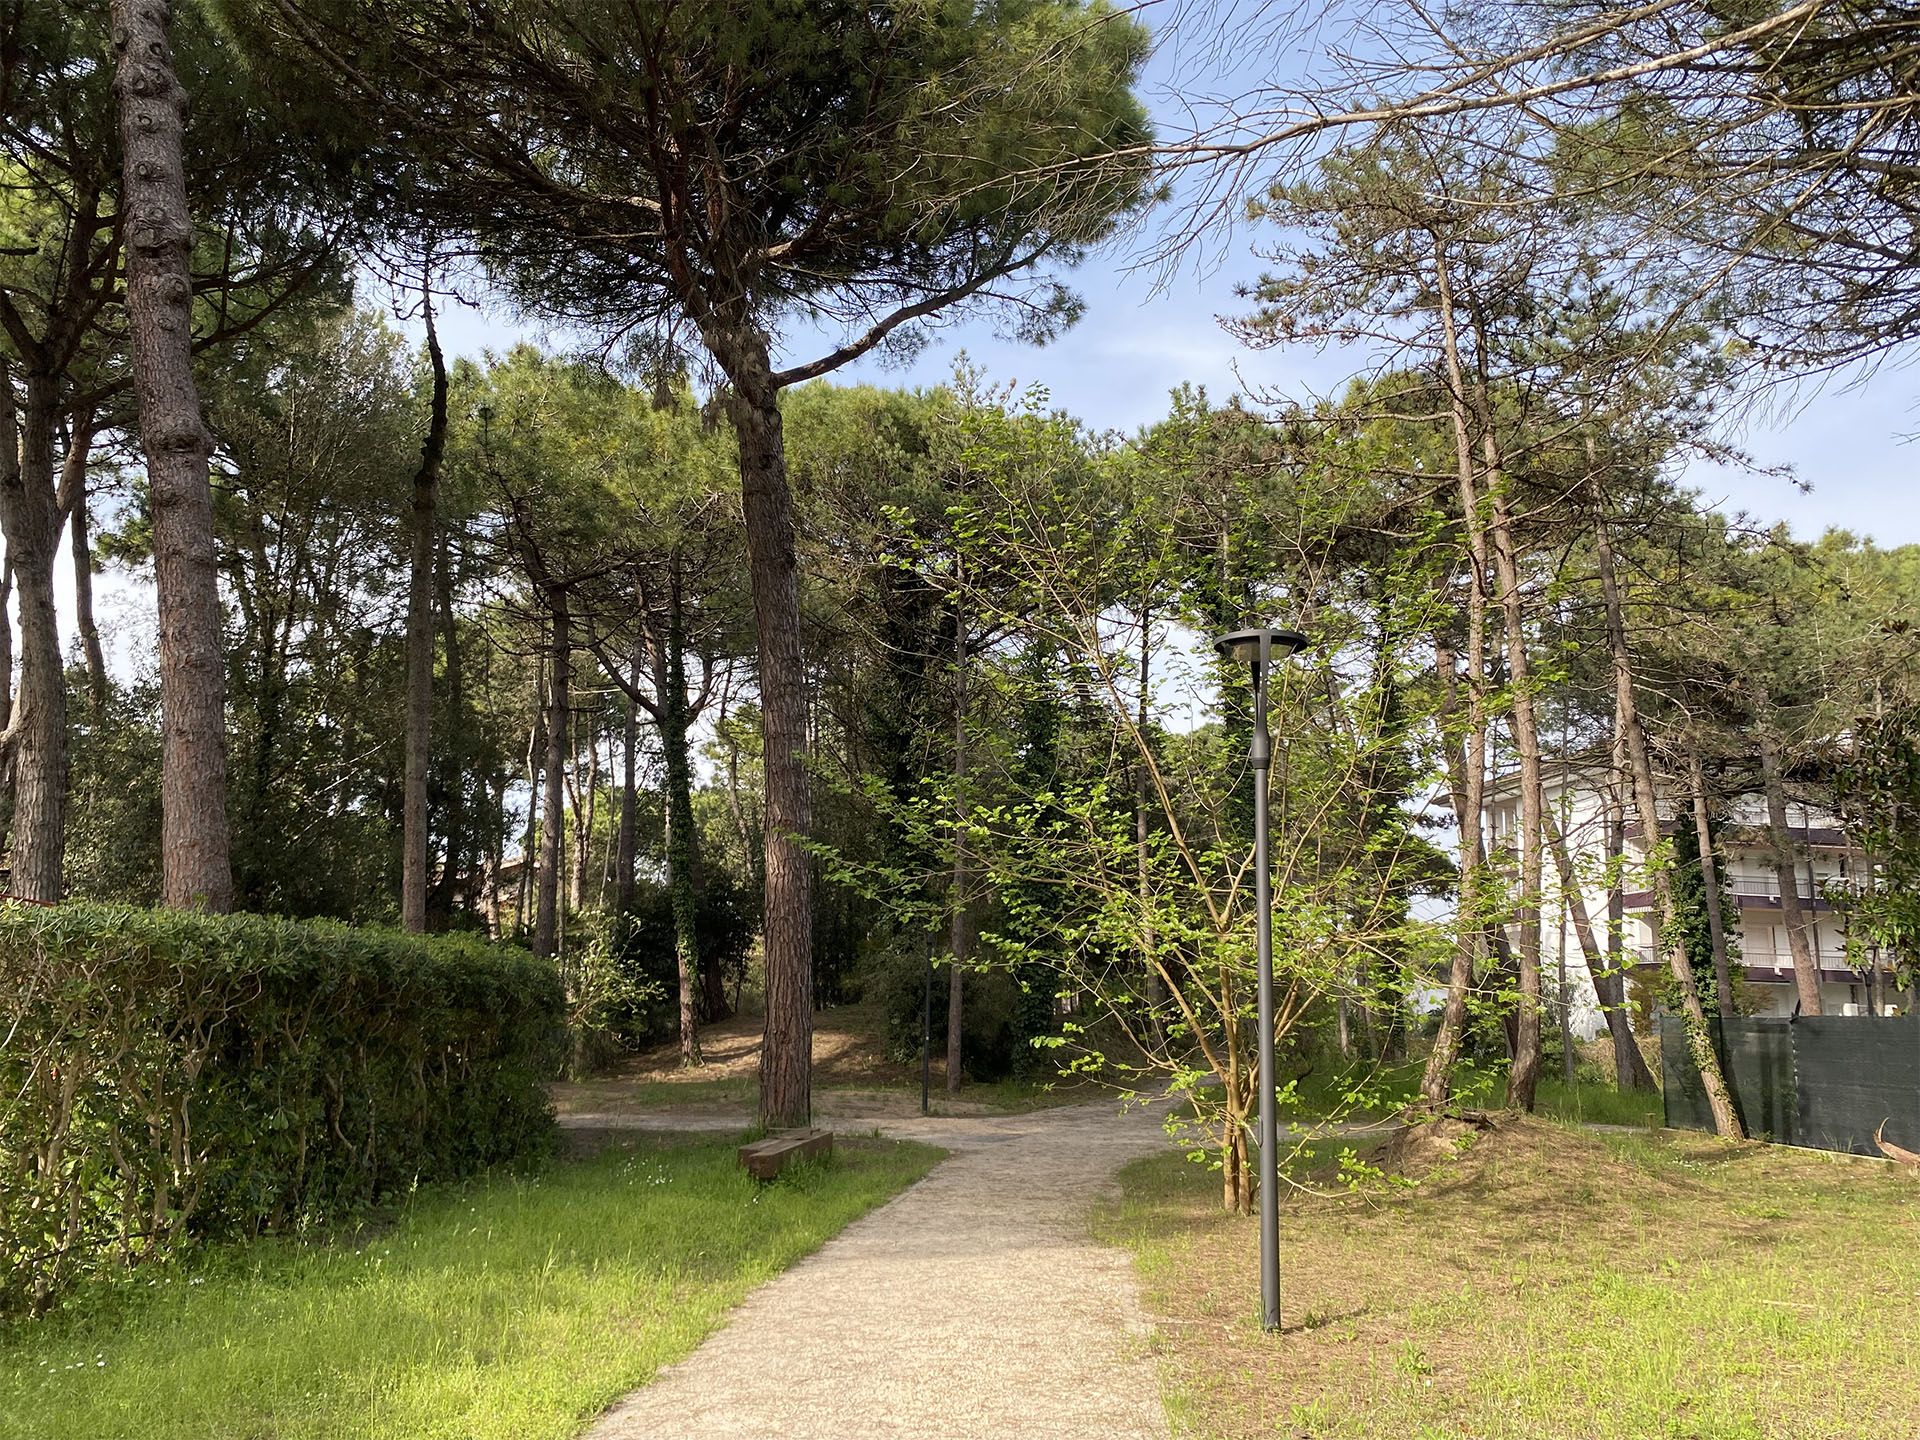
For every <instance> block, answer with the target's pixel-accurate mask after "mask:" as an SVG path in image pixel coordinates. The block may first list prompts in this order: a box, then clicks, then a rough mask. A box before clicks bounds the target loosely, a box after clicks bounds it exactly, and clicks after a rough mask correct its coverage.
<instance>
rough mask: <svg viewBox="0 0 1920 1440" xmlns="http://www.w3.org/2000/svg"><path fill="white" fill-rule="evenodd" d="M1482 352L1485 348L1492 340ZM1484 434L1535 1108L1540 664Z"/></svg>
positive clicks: (1494, 458)
mask: <svg viewBox="0 0 1920 1440" xmlns="http://www.w3.org/2000/svg"><path fill="white" fill-rule="evenodd" d="M1482 353H1483V354H1484V342H1483V349H1482ZM1480 394H1481V397H1482V398H1481V404H1482V408H1483V410H1484V408H1485V405H1486V399H1485V396H1486V382H1485V377H1484V375H1483V376H1482V377H1481V388H1480ZM1483 423H1486V424H1487V425H1488V427H1489V428H1487V429H1486V430H1485V431H1484V432H1483V433H1482V436H1481V445H1482V448H1483V450H1484V452H1485V459H1486V466H1487V484H1488V488H1489V492H1490V494H1491V496H1492V500H1493V525H1492V530H1493V536H1492V538H1493V555H1494V565H1495V568H1496V570H1497V572H1498V574H1499V580H1500V604H1501V610H1502V612H1503V618H1504V620H1505V625H1504V627H1503V628H1504V629H1505V632H1506V643H1507V680H1508V683H1509V686H1510V689H1511V698H1512V707H1513V708H1512V710H1511V711H1510V712H1509V714H1508V724H1509V725H1510V726H1511V728H1512V730H1513V744H1514V749H1515V750H1517V751H1518V752H1519V757H1520V896H1519V905H1518V906H1517V913H1516V917H1515V918H1516V919H1517V920H1518V922H1519V926H1520V956H1519V959H1520V1009H1519V1013H1518V1015H1517V1016H1516V1017H1515V1018H1516V1020H1517V1022H1518V1023H1517V1024H1516V1026H1515V1034H1514V1047H1513V1070H1512V1072H1511V1073H1510V1075H1509V1076H1508V1080H1507V1103H1508V1104H1509V1105H1511V1106H1515V1107H1517V1108H1518V1109H1521V1110H1531V1109H1533V1097H1534V1089H1535V1087H1536V1086H1537V1085H1538V1084H1539V1082H1540V1008H1541V987H1540V889H1541V859H1540V852H1541V849H1542V846H1541V837H1542V832H1543V826H1542V823H1541V822H1542V813H1541V812H1542V811H1543V810H1544V809H1545V804H1544V792H1543V791H1542V789H1541V782H1540V732H1539V730H1538V728H1537V727H1536V726H1535V724H1534V715H1533V690H1532V680H1531V674H1532V669H1531V666H1530V665H1529V663H1528V656H1527V634H1526V615H1525V611H1524V607H1523V605H1522V602H1521V596H1520V566H1519V560H1518V557H1517V555H1516V553H1515V547H1514V539H1513V516H1512V513H1511V509H1510V507H1509V505H1508V503H1507V495H1506V483H1507V482H1506V476H1505V474H1504V471H1503V469H1502V466H1501V463H1500V455H1499V451H1498V448H1497V446H1496V444H1495V441H1494V438H1493V434H1492V430H1491V422H1490V421H1483Z"/></svg>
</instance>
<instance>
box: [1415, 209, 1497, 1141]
mask: <svg viewBox="0 0 1920 1440" xmlns="http://www.w3.org/2000/svg"><path fill="white" fill-rule="evenodd" d="M1447 266H1448V260H1447V255H1446V250H1445V247H1444V246H1443V245H1441V244H1440V243H1439V242H1438V241H1437V240H1436V242H1435V244H1434V274H1435V277H1436V280H1437V285H1438V293H1439V308H1440V323H1441V338H1442V344H1443V346H1444V349H1445V359H1446V366H1447V379H1448V389H1449V402H1450V403H1449V406H1448V409H1449V411H1450V413H1451V416H1452V420H1453V445H1454V465H1455V479H1456V482H1457V484H1458V487H1459V495H1460V516H1461V524H1462V525H1463V526H1464V527H1465V532H1466V536H1467V549H1468V555H1469V575H1468V584H1467V670H1466V687H1467V728H1466V734H1465V736H1464V740H1463V743H1464V747H1465V754H1464V756H1463V757H1462V763H1463V765H1464V767H1465V770H1466V774H1465V775H1464V776H1463V777H1461V778H1460V779H1459V780H1457V781H1454V782H1452V783H1451V784H1450V785H1449V789H1450V791H1451V793H1452V798H1453V805H1454V816H1455V819H1456V820H1457V821H1458V822H1459V827H1460V851H1459V854H1460V892H1459V919H1458V923H1457V925H1456V929H1455V936H1454V953H1453V966H1452V970H1451V973H1450V974H1449V975H1448V978H1447V1000H1446V1006H1445V1008H1444V1009H1443V1010H1442V1011H1441V1015H1440V1029H1439V1033H1438V1034H1436V1035H1435V1036H1434V1041H1433V1050H1432V1052H1431V1053H1430V1054H1429V1055H1428V1056H1427V1066H1426V1070H1425V1072H1424V1073H1423V1074H1422V1076H1421V1079H1420V1094H1421V1096H1422V1097H1423V1098H1424V1099H1425V1100H1426V1101H1427V1102H1428V1103H1429V1104H1432V1105H1443V1104H1445V1103H1446V1101H1447V1097H1448V1096H1449V1095H1450V1094H1451V1093H1452V1089H1453V1066H1454V1062H1455V1061H1456V1060H1457V1059H1458V1058H1459V1054H1460V1043H1461V1040H1462V1039H1463V1037H1464V1036H1465V1034H1466V1023H1467V991H1468V990H1469V988H1470V987H1471V986H1472V984H1473V966H1474V961H1475V959H1476V958H1477V957H1478V954H1479V945H1480V925H1481V922H1480V915H1479V910H1480V884H1479V873H1478V872H1479V866H1480V859H1479V857H1480V856H1481V855H1482V853H1484V849H1485V847H1484V844H1483V843H1482V839H1481V833H1480V831H1481V825H1480V812H1481V807H1482V805H1483V804H1484V802H1485V788H1486V766H1487V755H1486V748H1487V714H1486V691H1485V685H1486V673H1487V568H1488V567H1487V535H1486V528H1485V526H1483V525H1482V524H1481V522H1480V500H1479V496H1478V494H1477V493H1476V491H1477V486H1476V485H1475V483H1474V466H1473V442H1472V436H1471V432H1470V430H1469V427H1468V421H1467V406H1466V380H1465V376H1464V373H1463V371H1462V368H1461V364H1460V343H1459V333H1458V329H1457V327H1456V326H1455V324H1454V315H1453V291H1452V283H1451V279H1450V276H1449V273H1448V268H1447ZM1434 650H1435V660H1436V663H1439V664H1441V665H1443V666H1444V669H1445V672H1446V673H1445V674H1444V675H1443V676H1442V677H1441V683H1442V686H1443V688H1444V690H1445V692H1446V694H1447V695H1448V697H1451V695H1452V693H1453V686H1454V684H1455V683H1456V682H1455V680H1454V659H1455V656H1454V652H1453V649H1452V647H1451V645H1450V644H1441V643H1438V642H1437V643H1436V644H1435V647H1434ZM1449 709H1451V705H1449ZM1446 718H1448V719H1450V718H1451V717H1450V716H1448V717H1446ZM1443 723H1445V721H1444V720H1443ZM1449 753H1451V752H1449ZM1451 768H1452V767H1451V766H1449V769H1450V770H1451Z"/></svg>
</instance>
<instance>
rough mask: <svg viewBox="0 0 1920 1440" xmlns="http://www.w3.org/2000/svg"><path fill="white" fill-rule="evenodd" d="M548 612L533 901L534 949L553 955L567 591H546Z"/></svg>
mask: <svg viewBox="0 0 1920 1440" xmlns="http://www.w3.org/2000/svg"><path fill="white" fill-rule="evenodd" d="M547 610H548V613H549V615H550V616H551V617H552V622H551V623H552V625H553V634H552V651H551V654H550V657H549V668H550V669H551V671H552V675H551V678H550V680H549V682H548V686H547V761H546V771H547V774H546V798H545V804H544V806H543V807H542V814H541V819H540V827H541V828H540V867H539V889H538V891H537V896H536V899H535V902H534V913H533V953H534V954H536V955H539V956H543V957H545V958H548V959H551V958H552V957H553V956H555V955H557V954H558V953H559V949H560V947H559V920H560V863H561V841H562V839H563V837H564V835H565V832H566V828H567V819H566V801H567V790H566V764H567V737H568V725H567V707H568V695H567V691H568V688H569V686H570V684H571V683H572V675H573V629H572V622H571V617H570V616H569V614H568V609H567V592H566V590H565V589H563V588H561V587H559V586H554V587H552V588H550V589H549V590H548V592H547Z"/></svg>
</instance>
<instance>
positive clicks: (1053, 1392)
mask: <svg viewBox="0 0 1920 1440" xmlns="http://www.w3.org/2000/svg"><path fill="white" fill-rule="evenodd" d="M1156 1113H1157V1112H1156ZM595 1118H596V1119H598V1118H600V1117H595ZM687 1118H688V1117H687V1116H686V1115H684V1113H679V1114H675V1113H669V1114H660V1115H657V1116H631V1117H623V1120H622V1121H621V1122H617V1123H619V1124H620V1127H621V1128H635V1129H686V1128H691V1127H689V1126H687V1125H686V1123H685V1122H686V1120H687ZM714 1118H715V1120H716V1121H718V1120H719V1117H714ZM581 1120H583V1121H584V1120H587V1117H581ZM575 1123H576V1124H578V1123H579V1122H575ZM601 1123H602V1124H604V1123H605V1122H604V1120H602V1121H601ZM732 1123H733V1124H734V1125H737V1124H738V1123H739V1122H738V1121H737V1120H734V1121H733V1122H732ZM580 1128H583V1129H585V1128H598V1127H597V1126H593V1125H592V1122H591V1121H588V1123H587V1124H585V1125H580ZM702 1128H704V1127H702ZM713 1128H722V1126H721V1125H720V1124H718V1123H716V1124H715V1125H714V1126H713ZM863 1128H865V1127H863ZM882 1129H883V1130H884V1131H885V1133H888V1134H891V1135H898V1136H900V1137H902V1138H907V1139H918V1140H926V1141H928V1142H930V1143H933V1144H937V1145H943V1146H945V1147H947V1148H948V1149H949V1150H951V1151H952V1152H953V1153H952V1157H951V1158H950V1159H948V1160H947V1161H946V1162H944V1163H943V1164H942V1165H940V1166H939V1167H938V1168H937V1169H936V1170H935V1171H934V1172H933V1173H932V1174H931V1175H930V1176H928V1177H927V1179H925V1180H923V1181H922V1182H921V1183H920V1184H918V1185H916V1186H915V1187H914V1188H913V1189H911V1190H909V1191H907V1192H906V1193H905V1194H903V1195H901V1196H900V1197H899V1198H898V1199H896V1200H894V1201H892V1202H891V1203H890V1204H887V1205H885V1206H883V1207H881V1208H880V1209H878V1210H876V1211H874V1212H873V1213H872V1214H870V1215H868V1216H866V1217H865V1218H864V1219H862V1220H859V1221H857V1222H856V1223H854V1224H853V1225H851V1226H849V1227H848V1228H847V1229H846V1230H844V1231H842V1232H841V1234H840V1235H838V1236H837V1237H835V1238H834V1239H833V1240H830V1241H828V1242H827V1244H826V1245H824V1246H823V1247H821V1249H820V1250H819V1251H818V1252H816V1253H815V1254H814V1255H812V1256H810V1257H809V1258H807V1259H806V1260H803V1261H802V1262H801V1263H800V1264H798V1265H796V1266H794V1267H793V1268H792V1269H790V1270H788V1271H786V1272H785V1273H784V1274H782V1275H780V1276H778V1277H777V1278H775V1279H774V1280H772V1281H770V1282H769V1283H768V1284H766V1285H764V1286H762V1287H761V1288H760V1289H759V1290H757V1291H755V1292H754V1293H753V1294H752V1295H751V1296H749V1297H748V1298H747V1300H746V1301H745V1303H743V1304H742V1305H741V1307H740V1308H739V1309H738V1310H737V1311H736V1312H735V1313H734V1315H733V1318H732V1320H731V1322H730V1323H729V1324H728V1325H727V1327H726V1328H725V1329H723V1330H721V1331H719V1332H717V1333H716V1334H714V1335H712V1336H711V1337H709V1338H708V1340H707V1341H706V1343H705V1344H703V1345H701V1346H700V1348H699V1349H698V1350H696V1351H695V1352H694V1353H693V1354H692V1355H690V1356H689V1357H688V1358H687V1359H686V1360H684V1361H682V1362H681V1363H680V1364H679V1365H676V1366H673V1367H671V1368H669V1369H667V1370H664V1371H662V1372H661V1373H660V1375H659V1376H658V1377H657V1378H656V1379H655V1380H654V1382H653V1383H652V1384H651V1385H648V1386H647V1387H646V1388H644V1389H642V1390H638V1391H635V1392H634V1393H633V1394H632V1395H630V1396H628V1397H627V1399H626V1400H624V1401H622V1402H621V1403H620V1404H619V1405H618V1406H617V1407H615V1408H614V1409H613V1410H612V1411H610V1412H609V1413H608V1414H607V1415H606V1416H605V1417H603V1418H602V1420H601V1421H600V1422H599V1423H598V1424H597V1425H596V1426H595V1427H594V1428H593V1429H592V1430H591V1431H590V1432H589V1435H590V1436H591V1437H592V1440H642V1437H644V1440H720V1437H735V1436H738V1437H752V1440H868V1437H881V1436H885V1437H909V1436H910V1437H915V1440H1074V1437H1087V1440H1093V1437H1101V1440H1131V1437H1150V1436H1151V1437H1159V1436H1164V1435H1165V1434H1166V1433H1167V1429H1166V1423H1165V1418H1164V1412H1163V1411H1162V1408H1161V1405H1160V1400H1159V1387H1158V1383H1157V1375H1156V1369H1155V1365H1154V1362H1153V1361H1152V1360H1151V1359H1150V1358H1149V1357H1148V1356H1147V1354H1146V1349H1145V1343H1144V1342H1145V1337H1146V1333H1147V1329H1146V1324H1145V1321H1144V1319H1143V1317H1142V1315H1141V1311H1140V1306H1139V1299H1138V1295H1137V1291H1136V1288H1135V1283H1134V1278H1133V1272H1132V1268H1131V1265H1130V1264H1129V1262H1128V1260H1127V1258H1126V1256H1125V1255H1123V1254H1121V1253H1120V1252H1119V1251H1117V1250H1112V1249H1108V1248H1107V1247H1104V1246H1101V1245H1098V1244H1095V1243H1094V1241H1093V1239H1092V1238H1091V1236H1090V1235H1089V1234H1088V1230H1087V1209H1088V1206H1089V1205H1090V1204H1091V1203H1092V1202H1093V1201H1094V1200H1095V1199H1096V1198H1097V1197H1099V1196H1100V1195H1101V1194H1102V1193H1112V1192H1113V1188H1114V1180H1113V1176H1114V1172H1115V1171H1117V1170H1118V1169H1119V1167H1120V1166H1121V1165H1123V1164H1125V1163H1126V1161H1128V1160H1129V1159H1131V1158H1133V1157H1134V1156H1137V1155H1142V1154H1147V1153H1150V1152H1152V1151H1153V1150H1155V1149H1157V1148H1159V1147H1161V1146H1164V1145H1165V1144H1166V1143H1167V1141H1166V1136H1165V1134H1164V1132H1163V1131H1162V1130H1161V1128H1160V1125H1159V1124H1158V1122H1157V1119H1156V1118H1155V1115H1154V1114H1147V1113H1142V1112H1141V1111H1138V1110H1136V1111H1134V1112H1132V1113H1129V1114H1126V1115H1120V1114H1116V1113H1115V1107H1114V1105H1113V1103H1112V1102H1107V1103H1104V1104H1092V1105H1078V1106H1073V1107H1070V1108H1063V1109H1056V1110H1048V1111H1041V1112H1036V1113H1034V1114H1029V1115H1003V1116H993V1117H982V1118H971V1117H935V1118H932V1119H920V1118H918V1117H913V1118H905V1119H888V1120H886V1121H885V1122H883V1124H882Z"/></svg>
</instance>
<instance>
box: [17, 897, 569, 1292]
mask: <svg viewBox="0 0 1920 1440" xmlns="http://www.w3.org/2000/svg"><path fill="white" fill-rule="evenodd" d="M563 1011H564V1005H563V997H562V994H561V989H560V984H559V980H558V978H557V976H556V975H555V974H554V972H553V970H552V968H551V967H549V966H547V965H544V964H541V963H539V962H537V961H535V960H534V959H533V958H532V957H530V956H528V955H527V954H526V953H525V952H523V951H518V950H512V949H506V948H502V947H496V946H493V945H490V944H488V943H486V942H485V941H482V940H480V939H478V938H476V937H471V936H460V935H447V936H434V937H420V936H409V935H402V934H399V933H396V932H390V931H379V930H364V929H353V928H349V927H347V926H344V925H337V924H325V923H306V924H299V923H294V922H290V921H283V920H271V919H266V918H263V917H259V916H250V915H235V916H212V915H197V914H184V913H180V912H177V911H154V910H138V909H132V908H128V907H123V906H108V905H88V904H67V905H59V906H45V907H40V906H27V905H22V904H17V903H16V904H5V905H0V1285H3V1286H4V1289H0V1308H7V1307H9V1306H12V1307H18V1306H20V1305H23V1304H24V1305H28V1306H31V1307H33V1308H36V1309H39V1308H44V1307H45V1306H46V1305H47V1304H48V1303H49V1302H50V1300H51V1299H52V1298H53V1297H54V1296H55V1295H56V1294H57V1293H58V1292H59V1290H60V1289H61V1288H63V1287H64V1286H65V1285H66V1284H67V1283H69V1282H70V1281H71V1280H72V1279H73V1278H75V1277H76V1276H77V1275H79V1274H82V1273H84V1272H86V1271H89V1270H94V1269H100V1268H105V1267H106V1266H109V1265H113V1264H130V1263H133V1262H135V1261H137V1260H139V1259H141V1258H143V1257H145V1256H148V1255H151V1254H154V1253H157V1252H159V1251H162V1250H164V1249H166V1248H168V1247H170V1246H173V1245H177V1244H180V1243H182V1242H183V1241H186V1240H188V1239H190V1238H192V1237H201V1236H213V1235H218V1234H230V1233H254V1232H257V1231H260V1230H263V1229H272V1228H284V1227H287V1226H289V1225H293V1224H297V1223H308V1222H311V1221H314V1220H319V1219H324V1218H326V1217H328V1216H332V1215H338V1214H341V1213H345V1212H350V1211H352V1210H354V1209H356V1208H359V1207H361V1206H364V1205H366V1204H368V1203H370V1202H373V1201H376V1200H379V1199H380V1198H382V1197H383V1196H386V1195H390V1194H392V1193H394V1192H395V1191H396V1190H400V1189H403V1188H405V1187H407V1186H409V1185H411V1184H413V1183H414V1182H416V1181H423V1180H439V1179H448V1178H453V1177H457V1176H460V1175H465V1174H469V1173H471V1172H473V1171H476V1170H479V1169H481V1168H483V1167H485V1166H488V1165H491V1164H495V1163H498V1162H502V1161H508V1160H512V1159H515V1158H518V1157H521V1156H525V1155H529V1154H532V1153H536V1152H540V1151H543V1150H545V1149H547V1148H549V1147H550V1146H551V1145H552V1142H553V1116H552V1111H551V1109H550V1107H549V1105H548V1102H547V1098H546V1095H545V1093H544V1091H543V1090H542V1088H541V1083H540V1082H541V1081H542V1080H543V1079H544V1078H545V1077H546V1076H547V1075H549V1074H550V1073H551V1072H552V1069H553V1066H554V1064H555V1063H556V1061H557V1058H558V1056H559V1053H560V1050H561V1044H562V1035H563Z"/></svg>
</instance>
